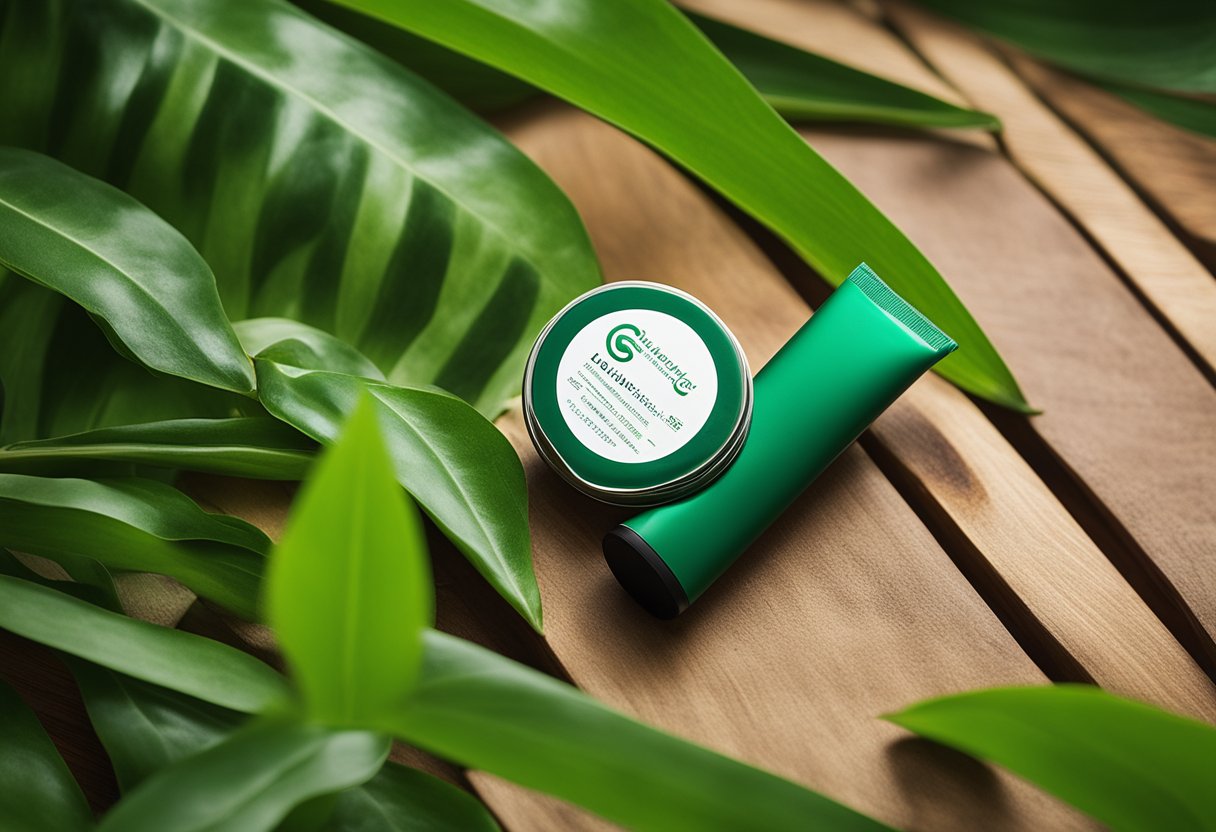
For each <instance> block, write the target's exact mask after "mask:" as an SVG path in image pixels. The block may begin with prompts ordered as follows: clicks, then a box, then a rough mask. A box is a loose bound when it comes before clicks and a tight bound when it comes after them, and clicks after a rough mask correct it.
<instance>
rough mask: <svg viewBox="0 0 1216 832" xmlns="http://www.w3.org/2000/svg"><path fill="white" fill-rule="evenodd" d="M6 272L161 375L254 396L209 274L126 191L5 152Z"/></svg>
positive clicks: (2, 244) (1, 204)
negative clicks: (65, 301) (55, 297)
mask: <svg viewBox="0 0 1216 832" xmlns="http://www.w3.org/2000/svg"><path fill="white" fill-rule="evenodd" d="M0 265H3V266H7V267H8V268H9V269H12V270H13V271H15V272H17V273H19V274H21V275H24V276H25V277H28V278H30V279H31V280H33V281H35V282H36V283H39V284H41V285H43V286H45V287H47V288H48V289H53V290H54V291H56V292H59V293H61V294H63V295H66V296H67V297H69V298H71V299H72V300H73V301H75V302H76V303H78V304H80V305H81V306H82V307H84V308H85V309H87V310H88V311H89V313H90V314H91V315H93V316H95V317H96V318H98V319H99V320H100V321H101V322H103V323H104V325H105V327H106V328H107V332H108V333H109V334H110V335H112V336H113V337H114V338H116V339H117V341H118V342H120V343H121V344H122V346H123V347H125V348H126V349H129V350H130V351H131V353H133V354H134V355H135V356H136V357H137V358H138V359H139V360H140V361H141V362H142V363H143V364H145V365H147V366H148V367H151V368H152V369H154V370H159V371H161V372H163V373H168V374H169V375H174V376H181V377H182V378H187V379H192V380H194V381H199V382H203V383H205V384H210V385H213V386H215V387H220V388H222V389H225V390H232V391H235V392H238V393H248V392H252V390H253V370H252V367H250V365H249V359H248V357H246V355H245V353H244V352H243V351H242V350H241V347H240V344H238V343H237V340H236V335H235V334H234V333H233V332H232V327H231V326H230V325H229V324H228V319H227V318H226V317H225V316H224V310H223V308H222V307H221V306H220V300H219V296H218V295H217V294H216V288H215V279H214V278H213V277H212V275H211V270H210V269H209V268H207V264H206V263H205V262H203V259H202V258H201V257H199V255H198V252H196V251H195V250H194V249H193V248H192V247H191V245H190V243H188V242H187V241H186V239H185V238H184V237H182V235H181V234H180V233H178V232H177V231H176V230H175V229H174V228H173V227H172V226H170V225H169V224H168V223H167V222H165V221H164V220H162V219H161V218H160V217H158V216H156V215H155V214H153V213H152V212H151V211H149V210H148V209H147V208H145V207H144V206H142V205H140V204H139V203H138V202H136V201H135V200H134V199H132V198H131V197H129V196H127V195H126V194H124V193H123V192H122V191H119V190H116V189H114V188H112V187H110V186H109V185H106V184H105V183H103V182H99V181H97V180H96V179H92V178H90V177H88V176H85V175H84V174H81V173H78V172H77V171H74V170H72V169H71V168H69V167H67V166H66V165H63V164H60V163H59V162H56V161H55V160H54V159H50V158H48V157H46V156H41V155H39V154H37V153H31V152H29V151H27V150H21V149H19V148H14V147H0Z"/></svg>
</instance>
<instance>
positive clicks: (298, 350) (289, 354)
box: [235, 318, 384, 381]
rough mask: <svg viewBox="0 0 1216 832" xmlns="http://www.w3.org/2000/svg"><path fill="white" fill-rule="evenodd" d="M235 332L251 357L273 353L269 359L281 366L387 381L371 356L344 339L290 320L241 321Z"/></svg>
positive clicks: (263, 319)
mask: <svg viewBox="0 0 1216 832" xmlns="http://www.w3.org/2000/svg"><path fill="white" fill-rule="evenodd" d="M235 328H236V334H237V337H238V338H240V339H241V345H242V346H244V347H245V350H246V351H247V352H248V353H249V354H250V355H259V354H264V353H267V352H268V351H271V350H273V354H272V355H266V357H267V358H270V359H271V360H273V361H278V362H279V363H280V364H289V365H291V366H292V367H307V368H308V369H310V370H332V371H333V372H335V373H347V374H348V375H352V376H362V377H363V378H370V379H374V380H376V381H384V374H383V373H381V372H380V368H378V367H377V366H376V365H375V364H373V363H372V362H371V360H370V359H369V358H368V357H367V356H365V355H364V354H363V353H361V352H359V351H358V350H357V349H355V348H354V347H352V346H351V345H350V344H348V343H346V342H345V341H343V340H342V339H341V338H336V337H335V336H333V335H330V334H329V333H328V332H325V331H324V330H320V329H317V328H316V327H312V326H309V325H308V324H302V323H300V322H299V321H293V320H291V319H290V318H252V319H250V320H248V321H240V322H239V323H237V324H236V327H235Z"/></svg>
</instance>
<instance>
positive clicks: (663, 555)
mask: <svg viewBox="0 0 1216 832" xmlns="http://www.w3.org/2000/svg"><path fill="white" fill-rule="evenodd" d="M956 346H957V345H956V344H955V343H954V341H952V340H951V339H950V338H949V337H948V336H947V335H946V334H945V333H943V332H942V331H941V330H940V329H938V328H937V327H936V326H934V325H933V323H932V322H931V321H929V319H928V318H926V317H925V316H924V315H922V314H921V313H920V312H918V311H917V310H916V309H914V308H913V307H912V306H911V305H910V304H909V303H908V302H907V301H905V300H904V299H903V298H901V297H900V296H899V295H897V294H895V292H893V291H892V290H891V289H890V288H889V287H888V286H887V285H886V284H885V283H883V282H882V280H880V279H879V278H878V276H877V275H876V274H874V272H873V271H871V270H870V268H869V267H868V266H866V265H865V264H864V263H863V264H861V265H860V266H858V267H857V268H856V269H854V270H853V273H852V274H851V275H849V278H848V280H846V281H845V282H844V283H842V284H841V285H840V287H839V288H838V289H837V290H836V291H835V292H833V293H832V295H831V297H829V298H828V300H827V301H826V302H825V303H824V304H823V305H822V306H821V307H820V309H819V310H818V311H817V312H816V313H815V314H814V316H812V318H811V319H810V320H809V321H808V322H807V323H806V324H805V325H804V326H803V327H802V328H801V329H799V330H798V332H797V333H795V335H794V337H793V338H791V339H790V340H789V341H788V342H787V343H786V344H785V346H783V347H782V348H781V350H780V352H778V353H777V354H776V355H775V356H773V358H772V360H771V361H769V363H768V364H767V365H765V367H764V369H763V370H761V371H760V373H759V374H757V376H756V378H755V393H754V405H753V408H754V409H753V414H752V424H751V431H750V432H749V433H748V436H747V440H746V441H745V442H744V444H743V448H742V450H741V451H740V452H739V455H738V458H737V459H735V461H734V463H733V464H732V465H731V466H730V467H729V468H728V469H727V470H726V472H725V473H724V474H722V476H721V477H719V478H718V479H717V480H715V481H714V482H713V483H711V484H710V485H709V486H707V487H706V488H704V489H703V490H701V491H698V492H697V493H695V494H693V495H692V496H690V497H687V498H685V499H682V500H680V501H678V502H674V503H668V504H666V505H663V506H659V507H658V508H654V509H651V510H649V511H646V512H644V513H642V514H639V515H638V516H637V517H634V518H633V519H632V520H628V521H626V522H625V523H623V524H622V525H620V526H617V527H616V528H615V529H613V530H612V531H610V532H608V534H607V535H606V536H605V538H604V557H605V559H606V560H607V561H608V566H609V568H610V569H611V570H612V573H613V574H614V575H615V576H616V578H617V580H618V581H620V583H621V585H622V586H623V587H624V588H625V590H626V591H627V592H629V594H630V595H632V596H633V598H634V599H635V600H636V601H637V602H638V603H639V604H641V605H642V606H643V607H645V608H646V609H647V610H649V611H650V612H651V613H653V614H654V615H656V616H658V617H659V618H674V617H675V616H677V615H679V614H680V613H681V612H683V611H684V610H685V609H687V608H688V605H689V604H691V603H692V602H693V601H695V600H696V599H697V598H698V597H700V595H701V594H702V593H703V592H705V590H706V589H708V588H709V586H710V584H712V583H713V582H714V581H715V580H716V579H717V578H718V576H720V575H721V574H722V573H723V572H725V571H726V569H727V568H728V567H729V566H730V565H731V564H732V563H733V562H734V561H735V560H736V559H737V558H738V557H739V555H741V554H742V553H743V551H744V550H745V549H747V547H748V546H750V545H751V543H752V542H753V541H755V539H756V538H757V537H759V536H760V534H761V532H763V531H764V530H765V529H766V528H767V527H768V526H769V525H770V524H771V523H772V522H773V521H774V520H776V519H777V517H778V516H779V515H780V514H781V513H782V512H783V511H785V509H786V508H787V507H788V506H789V504H790V503H791V502H793V500H794V499H795V498H796V497H797V496H798V495H799V494H801V493H802V492H803V490H805V489H806V487H807V486H808V485H810V484H811V482H812V481H813V480H814V479H815V478H816V477H818V476H819V475H820V474H821V473H822V472H823V471H824V469H825V468H827V467H828V465H829V464H830V463H831V462H832V460H834V459H835V458H836V457H837V456H839V455H840V453H841V452H842V451H844V449H845V448H847V447H848V446H849V445H850V444H852V442H853V441H854V440H855V439H857V437H858V436H860V435H861V432H862V431H863V430H865V429H866V427H868V426H869V425H870V423H871V422H873V421H874V420H875V419H876V418H877V417H878V415H879V414H880V413H882V412H883V411H884V410H885V409H886V408H887V407H888V406H889V405H890V404H891V403H892V402H893V401H895V399H896V398H898V397H899V396H900V394H902V393H903V392H904V391H905V390H907V389H908V387H909V386H911V384H912V382H914V381H916V379H917V378H919V377H920V376H921V375H922V374H923V373H924V372H925V371H926V370H928V369H929V368H930V367H932V366H933V365H934V364H936V363H937V362H938V361H939V360H941V359H942V358H943V357H945V356H946V355H948V354H949V353H950V352H952V351H953V350H954V349H955V348H956Z"/></svg>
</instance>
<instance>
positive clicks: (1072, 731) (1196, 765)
mask: <svg viewBox="0 0 1216 832" xmlns="http://www.w3.org/2000/svg"><path fill="white" fill-rule="evenodd" d="M886 718H887V719H888V720H890V721H891V722H894V723H895V724H896V725H902V726H903V727H905V728H907V729H908V730H910V731H914V732H916V733H917V734H920V735H921V736H924V737H928V738H930V739H933V740H937V741H938V742H941V743H945V744H946V745H949V746H952V747H954V748H957V749H959V750H960V751H965V752H967V753H968V754H973V755H975V756H977V757H980V758H982V759H985V760H990V761H992V762H994V763H998V764H1000V765H1002V766H1004V767H1005V768H1007V769H1009V770H1010V771H1012V772H1014V773H1015V774H1019V775H1021V776H1022V777H1025V778H1026V779H1027V780H1029V781H1031V782H1032V783H1034V784H1036V785H1038V786H1039V787H1041V788H1043V789H1045V790H1046V791H1049V792H1051V793H1052V794H1054V795H1056V796H1057V797H1059V798H1061V799H1063V800H1066V801H1068V802H1069V803H1071V804H1072V805H1074V806H1076V807H1077V808H1078V809H1081V810H1082V811H1084V812H1088V813H1089V814H1091V815H1093V816H1094V817H1095V818H1097V819H1098V820H1100V821H1101V822H1102V823H1103V824H1105V825H1107V826H1109V827H1110V828H1111V829H1114V830H1125V831H1131V830H1143V832H1156V830H1162V829H1195V830H1199V829H1209V830H1210V829H1216V789H1214V788H1213V777H1216V728H1213V727H1212V726H1210V725H1205V724H1203V723H1201V722H1196V721H1194V720H1190V719H1184V718H1183V717H1180V716H1174V715H1173V714H1169V713H1166V712H1165V711H1162V710H1159V709H1157V708H1154V707H1151V706H1149V705H1144V704H1141V703H1139V702H1133V701H1131V700H1129V699H1122V698H1120V697H1117V696H1113V695H1111V694H1109V693H1105V692H1103V691H1101V690H1099V689H1097V688H1093V687H1088V686H1085V685H1057V686H1054V687H1034V688H997V689H994V690H981V691H975V692H972V693H963V694H958V695H955V696H946V697H943V698H941V699H930V700H928V701H927V702H921V703H918V704H916V705H913V706H912V707H910V708H908V709H906V710H904V711H900V712H899V713H897V714H892V715H889V716H887V717H886Z"/></svg>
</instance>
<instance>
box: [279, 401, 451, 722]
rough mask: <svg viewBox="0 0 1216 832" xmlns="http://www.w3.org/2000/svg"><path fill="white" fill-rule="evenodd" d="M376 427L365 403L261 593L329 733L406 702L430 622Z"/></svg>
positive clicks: (305, 497)
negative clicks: (423, 632)
mask: <svg viewBox="0 0 1216 832" xmlns="http://www.w3.org/2000/svg"><path fill="white" fill-rule="evenodd" d="M466 407H467V405H466ZM377 418H378V417H377V414H376V410H375V407H374V405H373V404H372V401H371V399H370V397H367V398H364V400H363V401H362V403H360V404H359V406H358V407H357V408H356V409H355V412H354V415H353V416H351V418H350V421H349V422H348V423H347V425H346V426H345V428H344V429H343V431H342V435H341V437H340V438H339V439H338V441H337V442H336V443H335V444H334V446H333V447H332V448H330V449H329V450H328V451H326V452H325V454H324V455H323V456H322V458H321V460H320V462H319V463H318V465H317V468H316V471H315V473H314V474H313V476H312V477H311V478H310V479H309V481H308V483H307V484H306V485H305V486H304V490H303V492H302V493H301V495H300V497H299V499H298V500H297V502H296V505H295V507H294V508H293V510H292V514H291V518H290V520H289V521H288V524H287V528H286V530H285V531H284V532H283V539H282V541H281V542H280V543H279V545H278V546H277V547H276V548H275V552H274V555H273V556H272V558H271V566H270V574H269V577H268V579H267V586H266V591H267V607H268V612H269V616H270V622H271V624H272V626H273V627H274V629H275V632H276V634H277V636H278V640H279V645H280V647H281V648H282V650H283V653H284V654H285V655H286V656H287V659H288V660H289V661H290V663H291V667H292V670H293V674H294V677H295V679H296V681H297V683H298V684H299V686H300V689H301V692H302V694H303V697H304V705H305V709H306V711H307V712H308V713H309V715H310V716H311V717H312V718H313V719H316V720H318V721H320V722H323V723H325V724H329V725H335V726H346V727H363V726H367V725H369V724H374V720H375V718H376V717H378V716H379V715H381V714H382V713H384V712H385V711H388V710H391V709H392V708H393V707H394V705H395V703H396V702H398V701H399V700H400V699H401V697H403V696H404V695H405V693H406V692H407V691H408V690H409V688H410V686H411V685H412V684H413V681H414V678H415V677H416V676H417V674H418V667H419V665H420V663H421V661H422V630H423V628H425V627H427V626H428V625H429V624H430V623H431V620H432V616H433V604H434V600H433V598H432V595H431V578H430V569H429V568H428V565H427V561H426V549H425V547H426V542H425V540H424V538H423V534H422V524H421V521H420V519H419V518H418V515H417V513H416V512H415V511H414V508H413V506H412V505H410V504H409V503H408V501H407V499H406V497H405V495H404V494H403V493H402V492H401V487H400V486H399V485H398V484H397V482H396V479H395V478H394V476H393V469H392V464H391V462H390V460H389V458H388V451H387V449H386V448H385V446H384V441H383V440H382V439H381V438H380V429H379V427H378V425H377Z"/></svg>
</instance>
